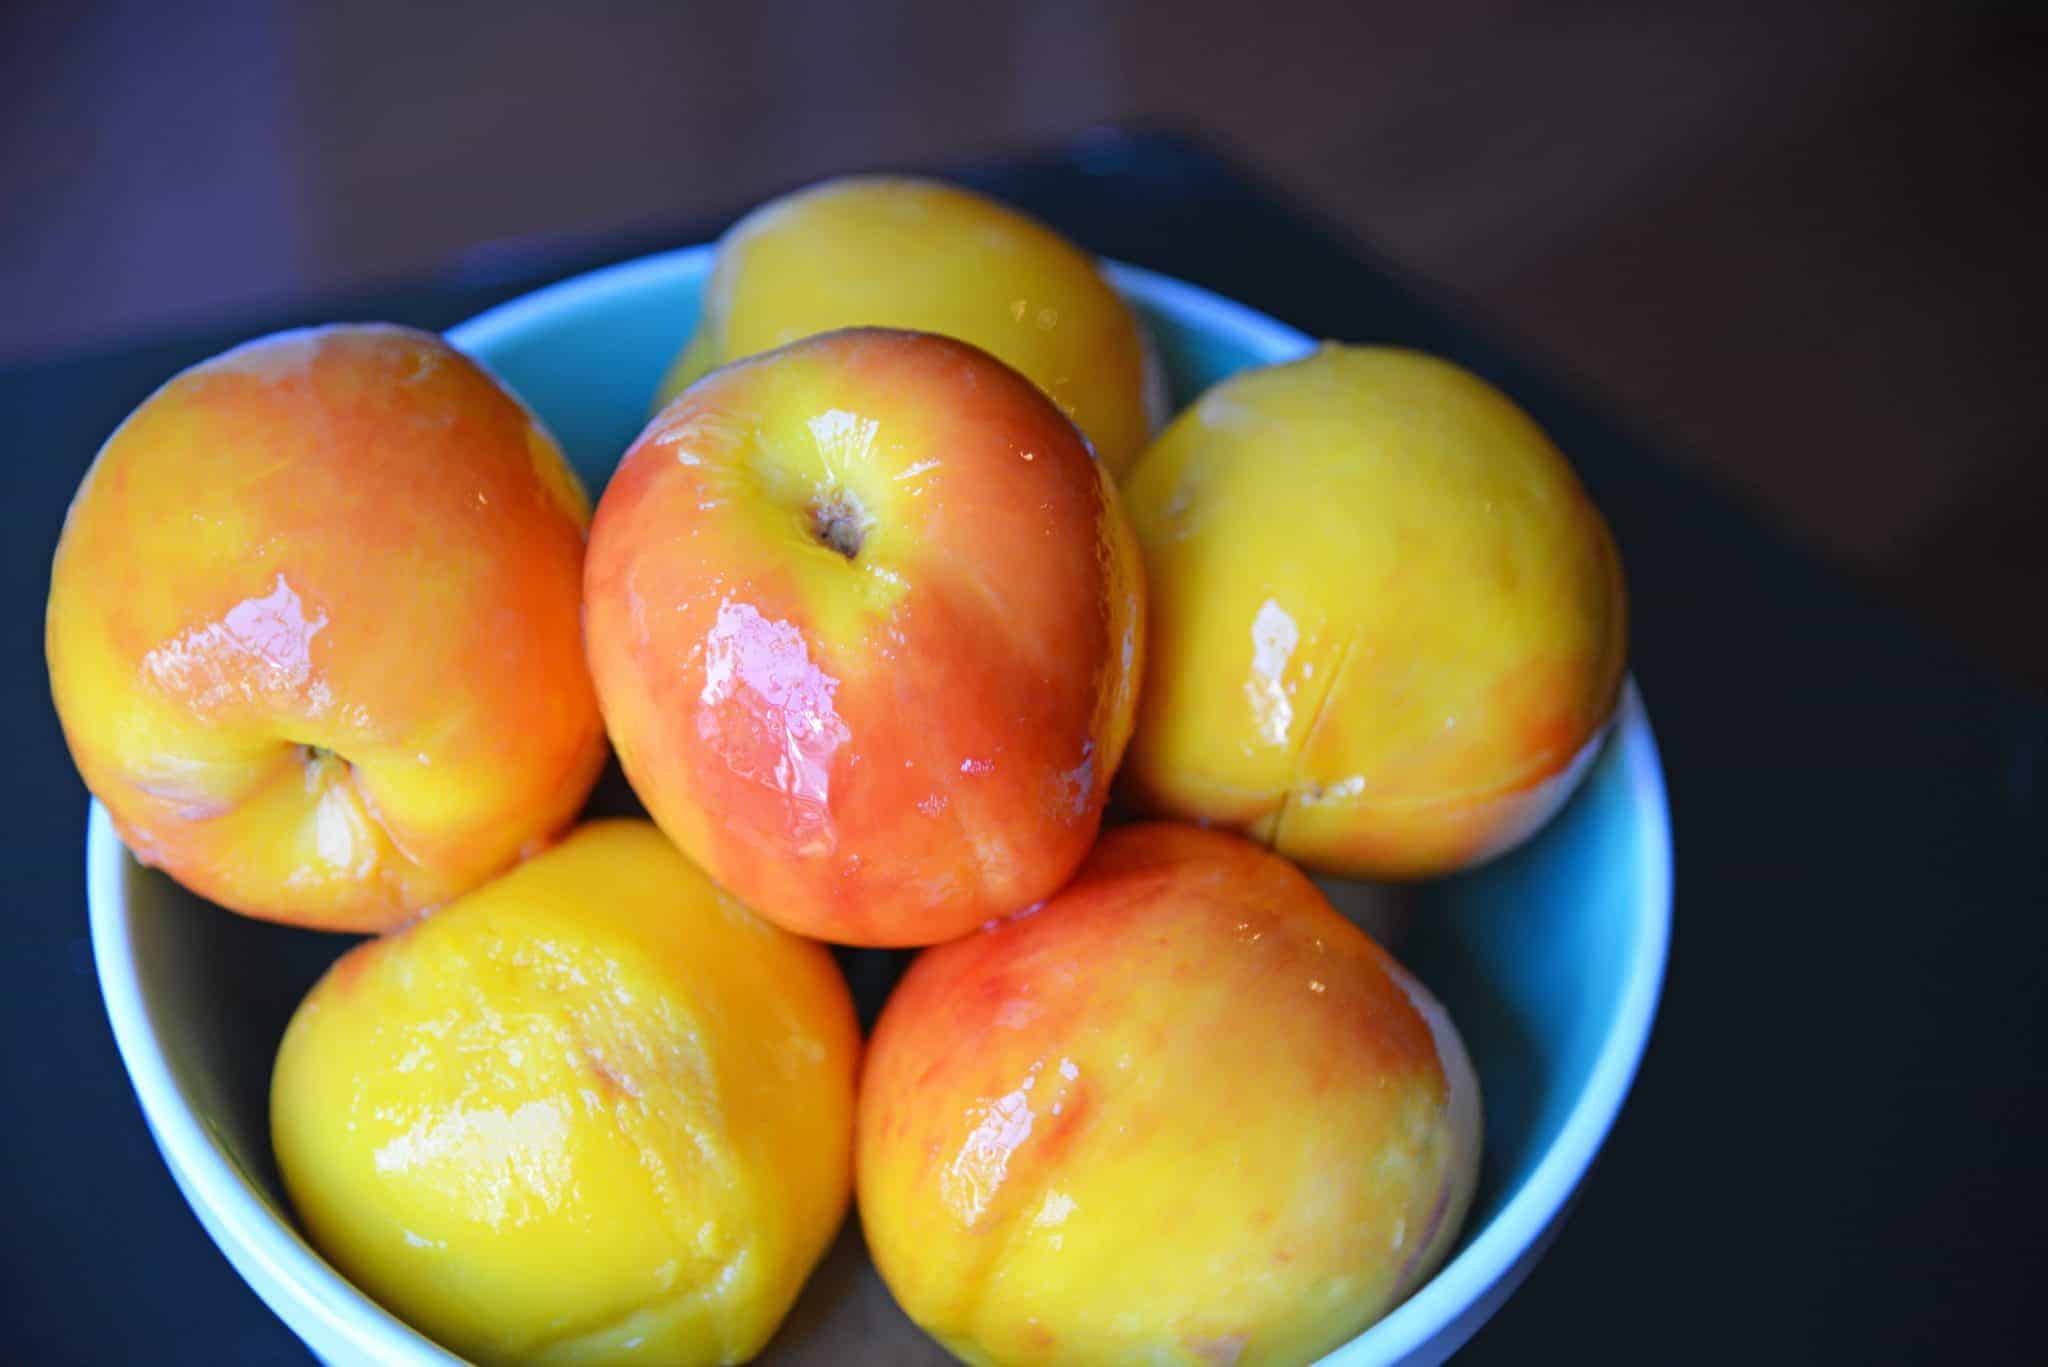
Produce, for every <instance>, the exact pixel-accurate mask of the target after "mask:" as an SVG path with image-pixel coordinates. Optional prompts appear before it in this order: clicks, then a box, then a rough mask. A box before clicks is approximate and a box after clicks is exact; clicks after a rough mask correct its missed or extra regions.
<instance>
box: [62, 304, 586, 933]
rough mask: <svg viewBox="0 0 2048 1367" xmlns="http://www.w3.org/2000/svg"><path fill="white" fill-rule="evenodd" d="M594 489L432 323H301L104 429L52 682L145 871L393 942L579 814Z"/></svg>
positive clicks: (223, 898) (270, 912)
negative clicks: (424, 329) (581, 623)
mask: <svg viewBox="0 0 2048 1367" xmlns="http://www.w3.org/2000/svg"><path fill="white" fill-rule="evenodd" d="M587 520H588V503H587V500H586V498H585V496H584V494H583V492H582V490H581V489H580V488H579V487H578V486H577V484H576V481H575V477H574V475H573V474H571V473H570V471H569V469H568V467H567V465H566V464H565V463H564V461H563V460H562V457H561V455H560V453H559V451H558V450H557V449H556V447H555V445H554V442H553V441H552V440H551V439H550V438H549V437H548V436H547V434H546V433H545V432H544V431H542V430H541V429H540V428H539V427H538V425H537V424H536V423H535V421H534V420H533V419H532V417H531V416H530V415H529V414H528V413H527V412H526V410H525V409H524V408H523V407H522V406H521V405H520V404H519V403H518V402H517V400H515V399H514V398H512V396H511V395H509V394H508V393H507V392H506V391H505V390H503V389H502V388H501V387H500V386H499V385H497V383H496V382H495V381H494V380H493V379H492V378H491V377H490V376H489V375H487V374H486V373H485V372H484V371H483V370H481V369H480V368H479V367H478V366H477V365H476V364H475V363H474V362H472V361H470V360H468V359H467V358H466V357H464V356H462V355H461V354H460V353H458V352H456V351H455V350H454V349H453V348H451V347H450V346H448V345H447V344H446V343H445V342H443V341H442V340H441V339H440V338H438V337H433V336H430V335H428V334H424V333H418V332H413V331H410V330H406V329H400V328H389V327H368V326H363V327H337V328H329V329H322V330H317V331H305V332H296V333H284V334H279V335H277V336H275V337H269V338H264V339H261V340H258V341H255V342H251V343H249V344H247V345H245V346H242V347H239V348H236V349H235V350H233V351H230V352H228V353H226V354H224V355H222V356H220V357H217V358H215V359H213V360H211V361H208V362H206V363H204V364H201V365H199V366H196V367H194V368H192V369H191V370H188V371H186V372H184V373H183V374H181V375H179V376H177V377H176V378H174V379H172V380H171V381H170V382H169V383H167V384H166V385H164V386H163V388H162V389H160V390H158V391H157V392H156V393H155V394H154V395H152V396H151V397H150V398H149V399H148V400H147V401H146V402H145V403H144V404H143V405H142V406H141V407H140V408H138V409H137V410H136V412H135V413H134V414H133V415H132V416H131V417H130V418H129V419H128V420H127V421H126V422H125V423H124V424H123V425H122V426H121V428H120V429H119V430H118V431H117V432H116V433H115V434H114V435H113V436H112V437H111V438H110V439H109V440H108V442H107V444H106V446H105V447H104V448H103V449H102V451H101V452H100V454H99V456H98V458H97V460H96V461H95V462H94V464H93V467H92V469H91V471H90V472H89V473H88V474H87V476H86V479H85V482H84V483H83V484H82V485H81V487H80V489H79V492H78V495H77V497H76V500H75V501H74V503H73V505H72V508H71V511H70V514H69V516H68V518H67V519H66V522H65V527H64V533H63V537H62V539H61V540H60V542H59V544H58V547H57V553H56V559H55V563H54V566H53V568H52V574H51V589H50V601H49V612H48V621H47V638H46V644H47V650H48V658H49V667H50V685H51V692H52V694H53V696H54V698H55V701H56V704H57V710H58V713H59V716H60V717H61V719H62V721H63V725H64V733H65V737H66V739H67V741H68V742H69V744H70V747H71V752H72V755H73V758H74V759H75V760H76V762H77V764H78V767H79V771H80V772H81V774H83V775H84V778H85V781H86V785H87V786H88V787H89V788H90V789H91V790H92V791H93V793H94V794H95V795H96V796H97V797H98V798H100V800H101V801H102V802H104V803H105V804H106V806H107V808H108V810H109V811H110V812H111V813H112V815H113V818H114V821H115V823H116V825H117V826H118V828H119V829H120V831H121V834H122V836H123V838H124V839H125V840H126V841H127V843H128V844H129V846H130V847H131V848H132V849H133V850H134V851H135V852H136V854H137V855H138V856H140V857H141V858H143V859H144V860H145V861H147V862H149V863H153V864H157V865H160V866H162V867H163V868H164V869H166V870H167V871H169V872H170V873H171V874H172V875H173V876H174V877H176V878H177V879H178V880H179V881H181V882H183V883H184V884H186V885H187V886H188V887H191V888H193V889H194V890H196V891H197V892H199V893H201V894H203V895H204V896H206V897H209V898H211V899H212V900H214V901H216V902H219V903H221V904H222V905H225V906H228V907H231V908H233V909H235V910H237V911H241V912H246V913H249V914H251V915H256V916H262V917H269V918H273V919H277V920H282V921H291V922H297V923H299V924H303V925H309V926H317V927H325V928H335V929H353V930H375V929H381V928H384V927H387V926H390V925H392V924H394V923H396V922H397V921H399V920H401V919H403V918H404V917H405V916H407V915H409V914H410V913H412V912H413V911H415V910H417V909H419V908H422V907H426V906H431V905H434V904H437V903H439V902H442V901H445V900H447V899H448V898H450V897H452V896H455V895H457V894H459V893H461V892H463V891H465V890H466V889H468V888H470V887H472V886H474V885H475V884H477V883H478V882H480V881H482V880H483V879H484V878H486V877H488V876H489V875H491V874H492V873H495V872H497V871H498V870H500V869H502V868H504V867H505V866H507V865H508V864H510V863H511V862H513V861H514V860H515V859H516V858H517V857H518V856H519V855H521V854H522V853H523V852H527V851H529V850H531V849H533V848H537V847H538V846H539V845H540V844H541V843H543V842H544V841H545V840H546V839H547V838H548V837H550V836H551V835H552V834H553V833H554V832H555V831H557V830H558V829H559V828H560V827H562V826H563V825H564V824H565V823H566V822H568V821H569V820H570V819H571V818H572V817H573V816H574V814H575V812H576V810H577V809H578V807H579V806H580V805H581V803H582V801H583V798H584V796H585V794H586V793H587V792H588V790H589V787H590V784H591V782H592V781H593V780H594V779H595V777H596V773H597V770H598V767H599V765H600V764H601V762H602V759H603V754H604V738H603V733H602V730H601V727H600V724H599V719H598V715H597V709H596V701H595V698H594V695H593V693H592V690H591V686H590V683H589V680H588V677H587V675H586V673H585V670H584V666H583V661H582V652H581V648H580V647H581V642H580V635H579V630H578V621H577V615H578V589H579V583H580V570H581V561H582V552H583V540H584V528H585V525H586V523H587Z"/></svg>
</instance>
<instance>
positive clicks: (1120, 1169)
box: [856, 825, 1479, 1367]
mask: <svg viewBox="0 0 2048 1367" xmlns="http://www.w3.org/2000/svg"><path fill="white" fill-rule="evenodd" d="M1478 1155H1479V1094H1478V1084H1477V1081H1476V1079H1475V1077H1474V1075H1473V1072H1472V1068H1471V1064H1470V1062H1469V1060H1468V1059H1467V1058H1466V1055H1465V1051H1464V1046H1463V1045H1462V1043H1460V1041H1459V1039H1458V1035H1457V1031H1456V1030H1455V1029H1454V1028H1453V1027H1452V1025H1451V1023H1450V1021H1449V1018H1448V1017H1447V1016H1445V1015H1444V1013H1443V1011H1442V1009H1441V1008H1440V1007H1439V1006H1438V1005H1437V1004H1436V1002H1435V1001H1434V999H1432V998H1431V997H1430V996H1429V994H1428V993H1427V992H1426V991H1425V990H1424V989H1423V988H1422V987H1421V986H1420V985H1419V984H1417V983H1416V982H1415V981H1414V980H1413V979H1412V978H1410V977H1409V976H1408V975H1407V974H1406V973H1405V972H1404V971H1403V970H1402V969H1401V967H1400V966H1399V965H1398V964H1396V963H1395V962H1394V961H1393V960H1392V959H1391V958H1389V957H1388V956H1387V955H1386V953H1385V952H1384V951H1382V950H1381V949H1380V948H1379V947H1378V946H1376V945H1375V944H1373V942H1372V941H1371V940H1369V939H1368V938H1366V936H1365V934H1364V933H1363V932H1361V931H1360V930H1358V929H1357V928H1356V927H1355V926H1353V925H1352V924H1351V923H1350V922H1348V921H1346V920H1344V919H1343V917H1341V916H1339V915H1338V914H1337V913H1336V912H1335V911H1334V910H1333V909H1332V908H1331V907H1330V905H1329V903H1328V902H1326V901H1325V900H1324V899H1323V897H1322V896H1321V894H1320V893H1318V892H1317V891H1316V890H1315V887H1314V885H1313V884H1311V883H1310V882H1309V881H1308V879H1307V878H1305V877H1304V876H1303V875H1302V874H1301V873H1300V872H1299V871H1298V870H1296V869H1295V868H1294V867H1293V866H1292V865H1290V864H1288V863H1287V862H1286V861H1285V860H1282V859H1279V858H1277V857H1275V856H1274V855H1272V854H1269V853H1267V852H1265V851H1263V850H1261V849H1259V848H1257V847H1256V846H1254V845H1251V844H1249V843H1248V842H1246V841H1244V840H1242V839H1239V838H1238V837H1236V836H1231V835H1225V834H1223V833H1221V832H1216V831H1204V830H1200V829H1197V828H1194V827H1190V826H1176V825H1140V826H1127V827H1123V828H1121V829H1119V830H1115V831H1111V832H1110V833H1108V834H1106V835H1104V836H1103V837H1102V840H1101V842H1100V843H1099V844H1098V845H1097V846H1096V849H1095V852H1094V853H1093V854H1092V855H1090V856H1089V859H1088V862H1087V863H1086V864H1085V865H1083V866H1082V869H1081V872H1080V873H1079V874H1078V875H1077V876H1076V877H1075V879H1074V881H1073V882H1072V883H1070V884H1069V885H1068V886H1067V887H1066V888H1065V889H1064V890H1063V891H1062V892H1060V893H1059V894H1058V895H1057V896H1055V897H1054V898H1053V899H1052V900H1051V901H1050V902H1048V903H1047V904H1046V905H1045V906H1044V907H1042V908H1040V909H1038V910H1036V911H1033V912H1030V913H1027V914H1025V915H1022V916H1017V917H1012V918H1010V919H1008V920H1005V921H1001V922H998V923H996V924H995V925H993V926H990V927H989V928H987V929H985V930H982V931H980V932H977V933H974V934H970V935H968V936H966V937H965V938H963V939H960V940H955V941H953V942H951V943H950V944H945V945H941V946H939V947H938V948H936V949H930V950H926V951H925V952H924V953H923V954H921V955H920V956H919V957H918V959H917V961H916V962H915V963H914V964H912V966H911V968H910V971H909V972H908V974H906V975H905V977H904V979H903V981H902V983H901V984H900V985H899V986H898V987H897V989H896V991H895V993H894V995H892V996H891V997H890V999H889V1002H888V1004H887V1005H886V1006H885V1007H884V1008H883V1012H882V1017H881V1019H880V1021H879V1022H878V1023H877V1024H876V1027H875V1032H874V1037H873V1040H872V1041H871V1043H870V1045H869V1051H868V1060H867V1066H866V1069H865V1071H864V1073H863V1075H862V1079H861V1093H860V1110H859V1128H858V1134H857V1139H856V1169H857V1174H858V1177H857V1181H858V1188H859V1195H860V1212H861V1223H862V1226H863V1228H864V1230H865V1232H866V1235H867V1241H868V1246H869V1248H870V1250H871V1251H872V1252H873V1254H874V1258H875V1264H876V1266H877V1268H878V1269H879V1270H880V1271H881V1274H882V1277H883V1279H884V1280H885V1281H886V1282H887V1283H888V1286H889V1289H890V1291H891V1292H892V1293H893V1294H894V1295H895V1297H896V1299H897V1301H898V1303H900V1304H901V1305H902V1307H903V1309H904V1311H905V1312H906V1313H908V1314H909V1316H910V1317H911V1318H912V1319H913V1320H915V1321H916V1322H917V1323H918V1324H920V1325H921V1326H923V1327H924V1328H925V1329H926V1330H927V1331H928V1332H930V1333H931V1334H932V1335H933V1336H934V1337H936V1338H937V1339H938V1340H939V1341H940V1342H941V1343H943V1344H945V1346H946V1347H947V1348H948V1349H950V1350H951V1351H952V1352H953V1353H955V1354H956V1355H958V1356H959V1357H961V1358H963V1359H964V1360H966V1361H968V1362H970V1363H976V1364H1012V1363H1015V1364H1024V1363H1103V1364H1112V1363H1130V1362H1146V1363H1159V1364H1188V1365H1189V1367H1194V1365H1195V1364H1214V1363H1218V1362H1232V1363H1236V1364H1239V1367H1253V1364H1274V1363H1299V1362H1306V1361H1308V1360H1309V1359H1311V1358H1313V1357H1315V1356H1317V1355H1318V1354H1320V1353H1323V1352H1326V1351H1328V1350H1329V1349H1331V1348H1333V1347H1335V1346H1336V1345H1337V1344H1339V1343H1341V1342H1343V1341H1344V1340H1346V1339H1347V1338H1349V1337H1351V1336H1352V1335H1354V1334H1356V1333H1358V1332H1359V1331H1360V1330H1361V1329H1363V1328H1364V1327H1365V1326H1366V1325H1368V1324H1370V1323H1371V1322H1372V1321H1374V1320H1375V1319H1377V1318H1378V1317H1379V1316H1380V1315H1382V1314H1384V1313H1385V1312H1386V1311H1387V1310H1388V1309H1389V1308H1390V1307H1392V1306H1393V1305H1395V1304H1396V1303H1398V1302H1399V1301H1400V1300H1401V1299H1402V1298H1403V1297H1405V1296H1406V1295H1408V1293H1409V1292H1411V1291H1412V1290H1413V1289H1414V1288H1415V1287H1417V1286H1418V1285H1420V1284H1421V1283H1422V1281H1423V1280H1424V1279H1426V1278H1427V1277H1428V1276H1429V1275H1430V1274H1431V1273H1432V1272H1433V1271H1434V1270H1435V1268H1436V1266H1437V1265H1438V1264H1439V1263H1440V1262H1441V1261H1442V1259H1443V1258H1444V1257H1445V1255H1446V1254H1447V1253H1448V1251H1449V1249H1450V1248H1451V1247H1452V1244H1453V1242H1454V1241H1455V1239H1456V1237H1457V1233H1458V1229H1459V1225H1460V1223H1461V1222H1462V1220H1463V1218H1464V1214H1465V1211H1466V1209H1467V1207H1468V1205H1469V1203H1470V1201H1471V1197H1472V1191H1473V1186H1474V1183H1475V1181H1476V1178H1477V1171H1478Z"/></svg>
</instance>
